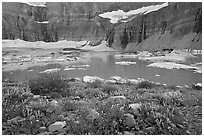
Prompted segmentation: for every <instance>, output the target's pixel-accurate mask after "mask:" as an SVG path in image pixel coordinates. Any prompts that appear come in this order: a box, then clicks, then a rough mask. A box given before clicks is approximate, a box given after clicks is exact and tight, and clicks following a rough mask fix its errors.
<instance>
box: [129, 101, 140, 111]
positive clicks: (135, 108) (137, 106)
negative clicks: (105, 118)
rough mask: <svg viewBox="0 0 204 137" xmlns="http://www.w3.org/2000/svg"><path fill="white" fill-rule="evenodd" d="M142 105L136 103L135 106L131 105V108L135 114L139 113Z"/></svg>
mask: <svg viewBox="0 0 204 137" xmlns="http://www.w3.org/2000/svg"><path fill="white" fill-rule="evenodd" d="M141 106H142V104H141V103H134V104H129V108H130V109H131V110H133V111H134V112H137V111H138V109H139V108H141Z"/></svg>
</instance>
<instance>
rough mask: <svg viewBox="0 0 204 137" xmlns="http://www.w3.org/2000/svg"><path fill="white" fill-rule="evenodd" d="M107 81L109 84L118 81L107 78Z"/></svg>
mask: <svg viewBox="0 0 204 137" xmlns="http://www.w3.org/2000/svg"><path fill="white" fill-rule="evenodd" d="M105 83H108V84H115V83H116V81H115V80H111V79H110V80H106V81H105Z"/></svg>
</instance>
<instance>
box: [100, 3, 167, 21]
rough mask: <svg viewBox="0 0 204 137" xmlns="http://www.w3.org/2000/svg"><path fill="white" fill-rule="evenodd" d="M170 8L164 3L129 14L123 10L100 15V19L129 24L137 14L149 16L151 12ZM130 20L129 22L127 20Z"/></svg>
mask: <svg viewBox="0 0 204 137" xmlns="http://www.w3.org/2000/svg"><path fill="white" fill-rule="evenodd" d="M166 6H168V3H163V4H158V5H152V6H147V7H142V8H139V9H136V10H130V11H128V12H124V11H123V10H120V9H119V10H117V11H112V12H105V13H102V14H99V16H100V17H102V18H108V19H110V22H111V23H112V24H115V23H118V21H121V22H128V21H129V20H131V19H132V18H131V19H129V18H130V17H132V16H133V15H137V14H144V15H145V14H148V13H150V12H153V11H157V10H159V9H161V8H163V7H166ZM126 19H128V20H126Z"/></svg>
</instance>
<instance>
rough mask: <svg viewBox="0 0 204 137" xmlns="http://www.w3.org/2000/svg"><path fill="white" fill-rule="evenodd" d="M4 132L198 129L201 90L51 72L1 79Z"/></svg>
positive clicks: (160, 132) (198, 131)
mask: <svg viewBox="0 0 204 137" xmlns="http://www.w3.org/2000/svg"><path fill="white" fill-rule="evenodd" d="M2 82H3V84H2V133H3V134H4V135H20V134H21V135H22V134H26V135H37V134H41V135H66V134H75V135H92V134H95V135H172V134H173V135H194V134H202V91H201V89H198V88H195V87H192V88H177V87H172V86H171V87H166V86H163V85H156V84H153V83H151V82H142V83H139V84H107V83H102V82H99V81H96V82H94V83H84V82H82V81H80V80H76V79H65V78H63V77H61V76H57V75H47V76H41V77H39V78H37V79H33V80H31V81H28V82H23V83H18V82H14V81H11V80H6V79H3V81H2Z"/></svg>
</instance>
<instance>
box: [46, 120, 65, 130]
mask: <svg viewBox="0 0 204 137" xmlns="http://www.w3.org/2000/svg"><path fill="white" fill-rule="evenodd" d="M65 126H66V122H61V121H57V122H55V123H53V124H51V125H50V126H49V127H48V128H49V131H50V132H54V131H57V130H60V129H62V128H63V127H65Z"/></svg>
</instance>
